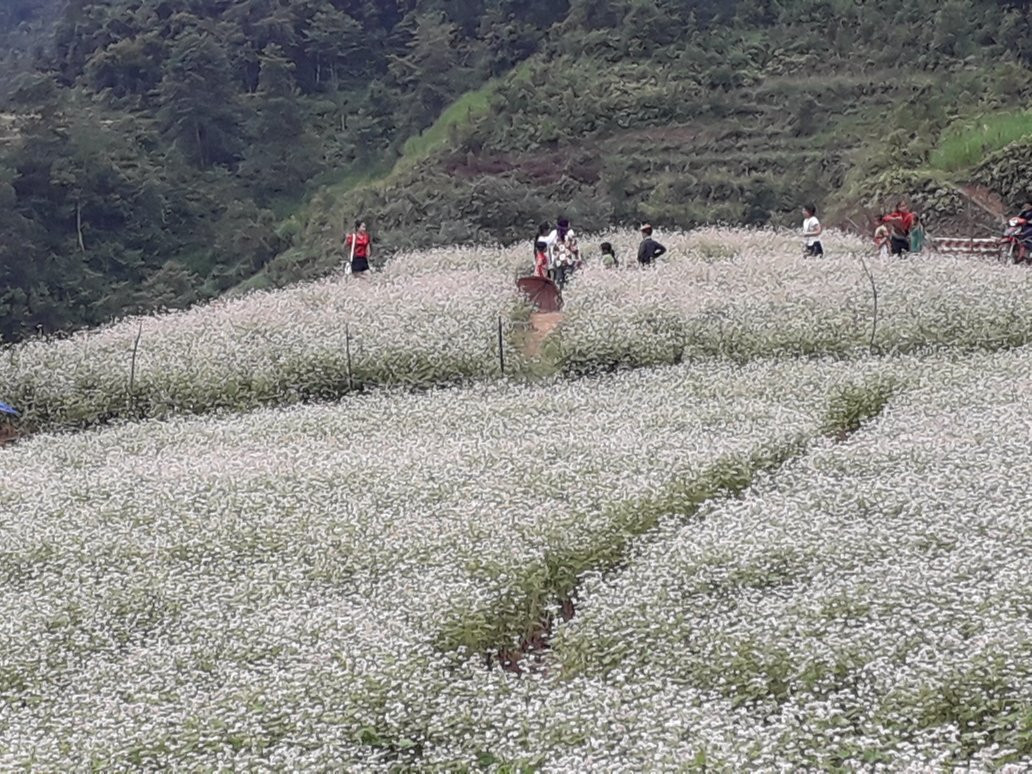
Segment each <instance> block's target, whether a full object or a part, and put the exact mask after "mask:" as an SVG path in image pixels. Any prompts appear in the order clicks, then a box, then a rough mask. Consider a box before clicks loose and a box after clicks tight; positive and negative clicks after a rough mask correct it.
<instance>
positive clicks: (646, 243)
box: [638, 224, 666, 266]
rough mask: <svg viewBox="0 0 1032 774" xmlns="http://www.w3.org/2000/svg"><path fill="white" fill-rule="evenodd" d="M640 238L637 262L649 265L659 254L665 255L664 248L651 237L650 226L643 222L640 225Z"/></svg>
mask: <svg viewBox="0 0 1032 774" xmlns="http://www.w3.org/2000/svg"><path fill="white" fill-rule="evenodd" d="M641 235H642V240H641V244H640V245H639V246H638V263H640V264H641V265H642V266H649V265H651V263H652V262H653V261H654V260H656V259H657V258H659V257H660V256H663V255H666V248H665V247H663V245H661V244H660V243H659V242H657V241H656V240H655V239H653V238H652V226H650V225H648V224H645V225H644V226H642V227H641Z"/></svg>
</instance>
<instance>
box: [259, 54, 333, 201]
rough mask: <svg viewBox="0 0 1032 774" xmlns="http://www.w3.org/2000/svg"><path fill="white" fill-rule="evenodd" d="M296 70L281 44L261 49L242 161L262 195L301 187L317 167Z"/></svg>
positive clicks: (267, 198)
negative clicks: (296, 82) (255, 88)
mask: <svg viewBox="0 0 1032 774" xmlns="http://www.w3.org/2000/svg"><path fill="white" fill-rule="evenodd" d="M293 71H294V65H293V63H292V62H291V61H290V60H289V59H287V58H286V56H285V55H284V53H283V49H281V48H280V47H279V46H276V45H270V46H267V47H266V48H265V50H264V51H263V52H262V55H261V74H260V76H259V80H258V91H257V92H256V93H255V95H254V101H255V112H254V115H253V117H252V119H251V121H249V127H248V128H249V132H248V134H249V138H250V142H249V143H248V149H247V151H246V153H245V156H244V160H243V162H242V163H241V165H240V174H241V176H242V177H243V178H245V179H246V180H248V181H249V183H250V185H251V186H252V188H253V189H254V190H255V192H256V196H257V198H258V199H259V200H261V201H268V200H269V199H271V198H273V197H275V196H278V195H282V194H285V193H292V192H296V191H298V190H299V189H300V188H302V187H303V186H304V183H305V182H306V180H307V179H308V177H309V176H310V175H311V174H313V172H314V171H315V170H316V169H317V168H318V159H317V154H318V147H317V145H316V143H315V140H314V138H313V137H312V136H311V134H310V133H309V132H308V131H307V129H306V126H305V120H304V116H303V112H302V108H301V104H300V101H299V99H298V95H297V86H296V84H295V81H294V75H293Z"/></svg>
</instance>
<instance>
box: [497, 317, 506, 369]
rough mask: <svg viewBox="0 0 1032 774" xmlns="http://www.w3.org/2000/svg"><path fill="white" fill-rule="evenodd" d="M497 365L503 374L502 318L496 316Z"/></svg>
mask: <svg viewBox="0 0 1032 774" xmlns="http://www.w3.org/2000/svg"><path fill="white" fill-rule="evenodd" d="M498 367H499V368H500V369H501V372H502V375H503V376H504V375H505V344H504V342H503V339H502V318H501V315H499V316H498Z"/></svg>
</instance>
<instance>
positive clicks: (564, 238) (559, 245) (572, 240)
mask: <svg viewBox="0 0 1032 774" xmlns="http://www.w3.org/2000/svg"><path fill="white" fill-rule="evenodd" d="M546 241H547V242H548V244H549V246H550V247H551V249H552V268H553V270H554V272H555V282H556V284H557V285H559V287H560V288H562V287H565V286H566V282H567V280H569V279H570V275H571V274H573V270H574V269H575V268H577V265H578V264H579V263H580V247H578V245H577V235H576V234H574V233H573V229H572V228H570V221H569V220H567V219H566V218H559V220H558V221H557V223H556V228H555V231H553V232H552V233H551V234H549V235H548V239H547V240H546Z"/></svg>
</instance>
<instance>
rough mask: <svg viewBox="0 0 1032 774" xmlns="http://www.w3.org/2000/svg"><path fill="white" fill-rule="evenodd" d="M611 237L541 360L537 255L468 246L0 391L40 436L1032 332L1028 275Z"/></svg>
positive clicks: (251, 304)
mask: <svg viewBox="0 0 1032 774" xmlns="http://www.w3.org/2000/svg"><path fill="white" fill-rule="evenodd" d="M601 238H602V237H599V239H601ZM607 238H608V240H609V241H611V242H612V243H613V244H614V245H616V248H617V252H618V254H620V255H623V256H625V258H626V259H625V260H624V265H623V266H622V268H621V269H619V270H616V271H608V270H605V269H602V268H601V267H600V266H599V265H597V263H598V262H597V261H596V260H594V258H593V257H592V255H593V254H592V250H593V248H592V247H591V246H589V245H587V244H586V245H585V247H584V251H585V257H586V260H587V263H588V265H587V266H586V267H585V268H584V269H583V270H582V271H581V272H579V273H578V275H577V276H576V277H575V278H574V280H573V281H572V283H571V284H570V286H569V287H568V289H567V292H566V298H567V306H566V313H565V319H564V320H563V322H562V324H561V326H560V327H559V329H558V331H557V332H556V333H554V334H553V335H552V336H550V337H549V339H548V340H547V341H546V343H545V346H544V347H543V348H541V350H540V352H535V356H534V359H533V360H534V362H532V359H531V358H530V357H529V356H528V355H527V354H525V350H524V348H523V346H522V344H523V342H524V341H525V337H526V330H525V327H526V320H527V309H526V307H525V306H523V305H522V304H521V302H520V300H519V298H518V295H517V292H516V289H515V285H514V283H513V277H514V275H516V274H519V273H526V271H527V267H528V266H529V260H530V258H529V249H527V247H526V246H525V245H517V246H515V247H510V248H456V249H451V250H439V251H429V252H425V253H418V254H411V255H402V256H399V257H398V258H397V259H396V260H394V261H393V262H392V263H391V265H390V266H389V267H388V269H387V270H386V271H385V272H383V273H382V274H380V275H378V276H375V277H372V278H368V281H366V282H362V281H361V280H354V279H343V278H336V279H329V280H325V281H322V282H317V283H312V284H308V285H303V286H298V287H294V288H291V289H288V290H283V291H273V292H262V293H256V294H253V295H250V296H247V297H245V298H243V299H237V300H226V301H219V302H216V303H213V304H210V305H208V306H204V307H200V308H197V309H193V310H189V311H186V312H178V313H172V314H165V315H158V316H153V317H146V318H143V319H140V320H125V321H122V322H119V323H116V324H114V325H111V326H108V327H106V328H102V329H98V330H94V331H89V332H85V333H82V334H79V335H75V336H72V337H70V338H67V339H64V340H39V341H33V342H29V343H26V344H23V345H20V346H16V347H12V348H9V349H8V350H7V351H6V352H4V353H2V354H0V396H3V398H4V400H5V401H6V402H8V403H11V404H13V405H15V406H16V407H18V408H19V409H21V410H22V412H23V416H24V421H25V424H26V426H28V427H32V428H52V427H62V426H74V427H83V426H89V425H93V424H97V423H100V422H103V421H106V420H109V419H113V418H119V417H128V418H146V417H161V416H168V415H171V414H174V413H181V412H195V413H203V412H211V411H219V410H224V409H232V410H244V409H250V408H254V407H257V406H267V405H287V404H291V403H295V402H298V401H305V400H313V399H316V400H317V399H335V398H339V397H341V396H343V395H346V394H348V393H350V392H352V391H355V390H358V389H363V388H366V387H369V386H385V385H399V384H400V385H409V386H416V387H430V386H439V385H442V384H448V383H456V382H463V381H469V380H489V379H495V378H498V377H499V376H500V375H502V373H503V368H504V373H506V374H508V375H510V376H531V375H540V374H541V373H542V372H545V373H548V372H550V371H559V372H561V373H565V374H577V373H584V372H592V371H601V370H609V369H613V368H624V367H640V366H649V365H659V364H669V363H678V362H683V361H690V360H701V359H706V358H709V357H726V358H730V359H735V360H739V361H743V360H748V359H751V358H764V357H774V356H779V355H785V354H788V355H806V356H813V355H835V356H856V355H858V354H861V353H867V352H869V351H871V350H874V351H878V352H916V351H922V350H927V349H935V348H958V349H979V348H981V349H988V350H992V349H1000V348H1007V347H1012V346H1018V345H1021V344H1024V343H1025V342H1027V341H1028V340H1029V337H1030V335H1032V319H1030V318H1029V316H1028V315H1027V313H1026V310H1027V309H1028V308H1029V306H1030V305H1032V282H1030V281H1029V278H1028V274H1027V272H1023V271H1022V270H1021V269H1020V268H1018V267H1004V266H997V265H989V264H984V263H978V262H976V261H972V260H965V259H958V258H947V257H943V256H934V257H929V258H915V259H910V260H908V261H899V260H895V261H880V260H878V259H876V258H870V257H869V258H868V259H867V267H868V269H869V270H870V272H871V276H872V278H873V283H874V285H873V288H872V283H871V279H869V278H868V276H867V274H865V272H864V268H863V266H862V265H861V263H860V261H859V260H858V257H857V256H858V255H860V254H861V252H862V250H863V245H862V244H860V243H858V242H857V241H856V240H854V239H852V238H850V237H846V236H845V235H837V236H835V235H833V236H831V237H829V240H828V244H829V251H830V257H829V258H827V259H824V260H813V259H805V258H803V257H801V255H800V249H799V245H798V244H797V241H796V240H795V239H794V238H792V237H790V236H786V235H784V234H778V233H774V232H765V231H755V232H742V231H725V230H718V229H711V230H702V231H697V232H691V233H688V234H673V235H670V236H669V237H664V240H665V241H666V242H667V245H668V247H669V248H670V252H669V253H668V257H665V258H664V259H663V260H664V263H663V264H662V265H660V266H658V267H656V268H655V269H653V270H650V271H641V270H638V269H637V268H635V265H636V264H635V261H634V260H633V255H634V238H635V237H634V235H633V234H630V233H627V232H624V233H619V234H612V235H608V237H607ZM875 291H876V292H877V301H878V303H877V307H876V304H875ZM499 320H501V321H502V323H503V343H502V349H503V350H504V352H503V354H504V356H505V357H504V362H503V360H502V359H501V358H499V351H498V350H499V347H498V335H497V334H498V323H499ZM528 351H529V350H528Z"/></svg>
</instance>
